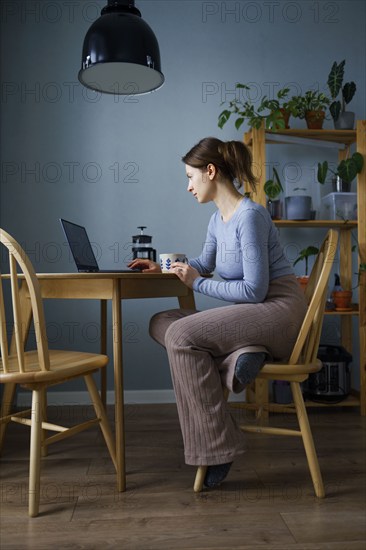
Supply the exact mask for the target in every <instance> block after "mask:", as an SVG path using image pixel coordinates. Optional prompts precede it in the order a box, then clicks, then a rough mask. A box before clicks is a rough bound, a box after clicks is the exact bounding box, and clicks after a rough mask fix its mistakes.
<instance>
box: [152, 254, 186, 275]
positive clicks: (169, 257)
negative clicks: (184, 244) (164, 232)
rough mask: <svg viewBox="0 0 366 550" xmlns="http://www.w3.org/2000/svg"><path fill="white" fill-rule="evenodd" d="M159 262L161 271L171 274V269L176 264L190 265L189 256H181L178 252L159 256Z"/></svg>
mask: <svg viewBox="0 0 366 550" xmlns="http://www.w3.org/2000/svg"><path fill="white" fill-rule="evenodd" d="M159 261H160V267H161V271H162V272H163V273H169V271H170V268H171V266H172V264H174V262H182V263H184V264H186V263H188V260H187V256H186V255H185V254H179V253H178V252H174V253H173V252H172V253H170V254H159Z"/></svg>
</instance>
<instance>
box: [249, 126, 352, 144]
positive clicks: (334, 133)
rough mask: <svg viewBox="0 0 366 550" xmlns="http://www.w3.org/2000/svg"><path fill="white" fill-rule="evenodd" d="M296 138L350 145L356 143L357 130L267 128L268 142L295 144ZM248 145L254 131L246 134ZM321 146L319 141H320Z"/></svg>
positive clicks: (250, 142)
mask: <svg viewBox="0 0 366 550" xmlns="http://www.w3.org/2000/svg"><path fill="white" fill-rule="evenodd" d="M294 138H296V139H303V140H307V141H311V140H315V141H317V142H319V141H321V142H329V143H335V144H338V145H345V146H349V145H352V144H353V143H356V139H357V136H356V130H308V129H296V128H290V129H288V130H276V131H274V130H265V139H266V143H281V144H286V143H289V144H293V143H294ZM244 140H245V143H246V145H249V146H251V145H252V142H253V137H252V131H251V130H250V131H249V132H246V134H245V138H244ZM318 146H319V143H318Z"/></svg>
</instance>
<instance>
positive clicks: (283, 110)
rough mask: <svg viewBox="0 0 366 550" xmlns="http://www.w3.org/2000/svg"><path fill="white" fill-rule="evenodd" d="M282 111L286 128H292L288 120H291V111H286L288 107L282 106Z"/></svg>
mask: <svg viewBox="0 0 366 550" xmlns="http://www.w3.org/2000/svg"><path fill="white" fill-rule="evenodd" d="M280 111H281V113H282V116H283V120H284V121H285V128H286V129H287V130H288V129H289V128H290V126H289V124H288V122H289V120H290V115H291V113H290V112H289V111H286V109H283V108H282V107H281V108H280Z"/></svg>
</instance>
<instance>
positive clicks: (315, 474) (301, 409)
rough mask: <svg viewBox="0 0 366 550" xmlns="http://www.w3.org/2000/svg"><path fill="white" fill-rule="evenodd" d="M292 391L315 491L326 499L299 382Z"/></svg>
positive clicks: (292, 387) (292, 385)
mask: <svg viewBox="0 0 366 550" xmlns="http://www.w3.org/2000/svg"><path fill="white" fill-rule="evenodd" d="M291 389H292V395H293V397H294V403H295V407H296V413H297V419H298V422H299V426H300V431H301V435H302V440H303V443H304V447H305V452H306V457H307V459H308V465H309V470H310V474H311V478H312V480H313V485H314V491H315V494H316V496H317V497H319V498H324V496H325V492H324V485H323V480H322V475H321V472H320V467H319V462H318V457H317V455H316V450H315V445H314V440H313V436H312V433H311V429H310V424H309V419H308V415H307V412H306V407H305V404H304V399H303V396H302V393H301V388H300V384H299V382H291Z"/></svg>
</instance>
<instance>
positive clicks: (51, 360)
mask: <svg viewBox="0 0 366 550" xmlns="http://www.w3.org/2000/svg"><path fill="white" fill-rule="evenodd" d="M0 242H1V243H2V244H3V245H4V246H5V247H6V248H7V252H8V256H9V264H10V284H9V281H5V279H6V278H8V279H9V276H2V277H1V279H0V317H1V319H0V320H1V325H0V344H1V360H0V383H1V384H19V385H20V386H22V387H24V388H26V389H29V390H31V391H32V408H31V409H30V410H28V411H22V412H20V413H15V414H11V412H10V408H11V404H5V405H7V406H5V407H3V410H6V415H5V416H3V417H2V418H0V423H8V422H11V421H13V422H18V423H21V424H25V425H27V426H30V428H31V440H30V466H29V515H30V516H31V517H34V516H37V515H38V511H39V500H40V461H41V446H42V445H45V446H47V445H49V444H50V443H54V442H56V441H60V440H61V439H64V438H65V437H68V436H71V435H75V434H78V433H80V432H81V431H82V430H84V429H86V428H89V427H91V426H94V425H95V424H96V423H98V424H100V427H101V430H102V433H103V436H104V439H105V442H106V444H107V447H108V450H109V454H110V455H111V458H112V460H113V463H114V465H115V467H116V452H115V444H114V440H113V436H112V432H111V429H110V427H109V423H108V420H107V415H106V412H105V409H104V407H103V405H102V402H101V399H100V396H99V393H98V390H97V387H96V384H95V382H94V379H93V373H94V372H96V371H98V370H100V369H103V368H104V367H105V366H106V365H107V362H108V357H107V356H106V355H99V354H93V353H82V352H77V351H60V350H49V349H48V342H47V336H46V325H45V319H44V312H43V304H42V299H41V292H40V286H39V281H38V279H37V277H36V275H35V273H34V270H33V267H32V264H31V262H30V260H29V258H28V257H27V256H26V254H25V252H24V251H23V249H22V248H21V246H20V245H19V244H18V243H17V242H16V241H15V240H14V239H13V237H11V236H10V235H9V234H8V233H6V232H5V231H3V230H2V229H0ZM1 248H2V247H1ZM17 267H19V268H20V270H21V272H22V273H23V276H24V278H25V280H26V283H27V287H28V291H29V299H30V301H31V307H32V313H33V322H34V329H35V335H36V348H37V349H36V350H33V351H25V344H26V342H25V336H24V333H25V330H24V327H23V326H22V318H21V313H22V312H21V307H20V299H19V277H18V273H17ZM3 285H4V290H5V285H7V286H8V290H10V289H11V302H12V310H13V315H12V323H11V325H12V326H13V344H12V346H11V347H10V349H9V346H8V338H7V328H9V325H7V323H6V318H5V305H4V292H3ZM81 376H83V377H84V380H85V382H86V386H87V389H88V391H89V394H90V397H91V401H92V403H93V406H94V409H95V414H96V418H95V419H92V420H88V421H86V422H83V423H81V424H78V425H76V426H73V427H71V428H65V427H63V426H57V425H55V424H50V423H48V422H44V421H42V420H43V419H44V418H45V416H44V413H45V412H44V410H42V409H43V405H44V404H45V393H46V389H47V388H48V387H49V386H54V385H57V384H60V383H62V382H65V381H66V380H72V379H74V378H78V377H81ZM29 413H30V415H29ZM26 416H28V418H25V417H26ZM48 430H50V431H55V432H57V433H56V435H53V436H51V437H48V438H46V431H48Z"/></svg>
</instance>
